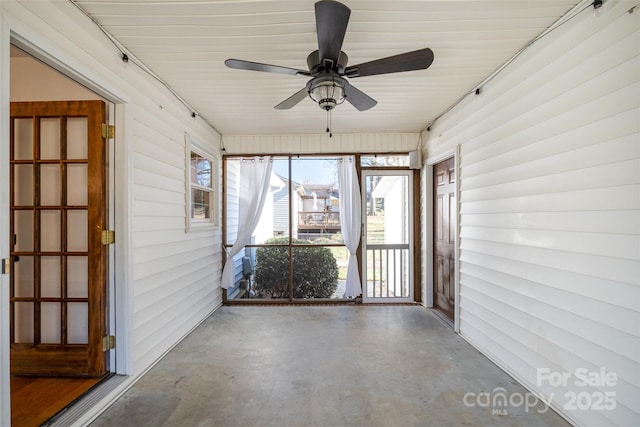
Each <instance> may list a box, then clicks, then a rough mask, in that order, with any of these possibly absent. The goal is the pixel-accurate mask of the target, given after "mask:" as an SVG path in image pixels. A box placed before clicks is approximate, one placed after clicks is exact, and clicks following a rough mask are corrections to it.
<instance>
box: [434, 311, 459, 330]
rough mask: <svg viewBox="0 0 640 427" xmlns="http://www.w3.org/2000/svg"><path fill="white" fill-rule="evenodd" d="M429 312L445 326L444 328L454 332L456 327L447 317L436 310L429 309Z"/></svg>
mask: <svg viewBox="0 0 640 427" xmlns="http://www.w3.org/2000/svg"><path fill="white" fill-rule="evenodd" d="M429 310H430V311H431V312H432V313H433V314H435V315H436V318H437V319H438V320H440V321H441V322H442V323H444V324H445V326H448V327H450V328H451V329H453V330H455V329H456V326H455V324H454V323H453V320H451V319H449V317H447V315H445V314H444V313H441V312H440V311H438V309H435V308H429Z"/></svg>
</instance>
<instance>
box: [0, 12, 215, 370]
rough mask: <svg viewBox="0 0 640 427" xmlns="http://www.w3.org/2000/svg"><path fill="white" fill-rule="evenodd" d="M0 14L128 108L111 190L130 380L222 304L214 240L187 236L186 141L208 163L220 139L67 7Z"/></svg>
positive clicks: (208, 234) (209, 235)
mask: <svg viewBox="0 0 640 427" xmlns="http://www.w3.org/2000/svg"><path fill="white" fill-rule="evenodd" d="M0 14H1V16H0V18H2V19H3V21H4V24H3V25H7V26H8V27H9V28H10V29H11V31H12V32H14V34H16V36H17V37H18V38H19V39H21V40H24V41H26V43H27V44H30V45H33V46H35V47H36V48H37V49H39V50H41V51H42V52H46V53H47V55H50V56H51V57H54V58H57V59H58V60H59V61H60V62H61V63H63V64H66V66H67V67H68V69H70V70H74V71H75V72H77V73H78V74H79V75H81V76H83V77H82V78H84V79H86V80H87V81H93V82H94V83H95V87H96V89H97V90H99V91H101V92H102V93H101V94H102V95H103V96H107V97H113V96H115V97H117V98H119V99H120V100H123V104H125V118H124V122H121V123H116V126H124V127H125V129H124V133H123V134H122V135H124V138H122V139H120V140H117V141H116V143H117V144H121V146H120V147H119V148H118V150H121V151H120V152H121V153H125V155H124V156H123V157H122V158H121V160H122V162H121V163H119V164H116V173H119V174H121V175H120V176H126V177H128V180H127V181H125V182H120V187H118V188H116V189H115V191H116V210H118V212H117V213H116V216H117V217H119V218H120V219H119V223H120V224H121V225H122V226H123V227H122V228H120V229H117V230H116V231H117V236H118V248H119V250H120V251H121V253H120V257H121V259H122V260H123V262H124V265H118V266H117V268H119V271H120V272H124V273H122V276H120V277H119V278H118V279H119V280H118V282H117V283H116V288H117V291H118V292H120V293H126V294H128V295H129V296H130V300H129V301H128V304H129V306H130V310H129V311H130V312H129V314H128V315H126V317H127V318H126V319H120V320H121V321H125V322H126V321H128V322H129V325H130V330H129V334H130V336H129V340H128V341H129V346H128V348H127V349H120V351H123V350H124V351H128V352H130V360H129V373H131V374H133V375H134V378H135V376H136V375H139V374H140V373H142V372H143V371H144V370H145V369H146V368H148V367H149V366H150V365H151V364H152V363H153V362H154V361H155V360H157V359H158V358H159V357H160V356H161V355H162V354H163V353H164V352H165V351H167V350H168V349H170V348H171V347H172V346H173V345H174V344H176V342H177V341H178V340H179V339H180V338H181V337H183V336H184V335H185V334H186V333H187V332H188V331H190V330H191V329H192V328H193V327H194V326H195V325H197V324H198V323H199V322H200V321H201V320H203V319H204V318H205V317H206V316H207V315H208V314H209V313H210V312H211V311H212V310H214V309H215V308H216V307H217V306H219V305H220V303H221V291H220V286H219V278H220V258H221V241H220V230H219V229H209V230H208V231H193V232H189V233H186V232H185V217H186V207H185V203H186V202H185V200H186V199H185V197H186V193H185V186H186V183H185V136H184V135H185V133H189V134H190V135H192V137H193V139H194V140H195V141H197V142H198V144H199V145H201V146H203V148H204V149H206V150H207V151H209V152H211V153H214V154H215V155H219V152H218V147H219V143H220V136H219V135H218V134H217V133H216V132H215V131H214V130H213V129H211V128H210V127H209V126H207V125H205V124H204V123H203V122H202V121H201V120H199V119H194V118H192V117H191V114H190V111H188V109H187V108H186V107H184V106H183V105H182V104H181V103H179V102H178V101H177V100H176V99H175V98H174V97H173V96H172V95H171V94H170V93H169V92H168V91H167V90H166V89H165V88H164V87H163V86H162V85H161V84H159V83H158V82H156V81H155V80H153V79H152V78H151V77H149V76H148V75H147V74H146V73H144V72H142V71H141V70H140V69H139V68H138V67H137V66H136V65H134V64H133V63H131V62H130V63H128V64H125V63H123V62H122V61H121V60H120V54H119V53H118V51H117V50H116V49H115V48H114V46H113V45H112V44H111V43H110V42H109V41H108V40H107V39H106V37H105V36H104V35H103V34H102V33H101V32H100V30H99V29H98V28H97V27H96V26H95V25H94V24H93V23H91V22H90V21H89V20H88V19H87V18H86V17H85V16H84V15H82V14H81V13H80V12H79V11H78V10H77V9H76V8H75V7H74V6H73V5H72V4H71V2H39V1H34V2H22V3H18V2H16V1H12V0H3V1H2V2H0ZM6 41H7V42H8V40H6ZM1 48H2V50H5V49H8V45H4V44H3V45H2V47H1ZM6 78H7V76H2V79H3V82H2V84H3V85H4V84H5V79H6ZM1 101H2V103H3V104H4V103H8V99H4V98H3V99H2V100H1ZM161 106H162V108H161ZM5 132H6V131H5ZM7 140H8V138H4V137H3V138H2V141H3V143H6V141H7ZM218 182H220V181H218ZM125 300H126V299H125ZM3 351H4V349H3Z"/></svg>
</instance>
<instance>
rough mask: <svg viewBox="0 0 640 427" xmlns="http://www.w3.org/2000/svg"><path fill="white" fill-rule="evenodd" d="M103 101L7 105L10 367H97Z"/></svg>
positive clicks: (93, 370)
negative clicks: (10, 238)
mask: <svg viewBox="0 0 640 427" xmlns="http://www.w3.org/2000/svg"><path fill="white" fill-rule="evenodd" d="M103 123H105V104H104V103H103V102H102V101H63V102H12V103H11V129H10V132H11V134H10V135H11V136H10V137H11V148H10V152H11V161H10V163H11V171H10V181H11V182H10V186H11V187H10V188H11V207H10V209H11V218H10V232H11V235H12V236H13V242H12V244H11V272H12V274H11V276H10V285H11V289H10V302H11V313H10V316H11V325H10V327H11V333H10V335H11V372H12V373H13V374H32V375H68V376H100V375H103V374H104V373H106V370H107V365H106V353H105V352H103V350H102V338H103V336H104V335H105V330H106V276H107V268H106V263H107V251H106V247H105V246H103V245H102V241H101V237H102V230H103V229H105V227H106V206H107V205H106V202H107V200H106V199H107V191H106V190H107V188H106V168H105V165H106V162H105V141H104V139H103V138H102V124H103Z"/></svg>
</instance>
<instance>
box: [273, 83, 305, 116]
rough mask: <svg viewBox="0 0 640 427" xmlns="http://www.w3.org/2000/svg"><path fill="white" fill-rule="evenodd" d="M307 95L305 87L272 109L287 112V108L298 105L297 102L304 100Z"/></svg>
mask: <svg viewBox="0 0 640 427" xmlns="http://www.w3.org/2000/svg"><path fill="white" fill-rule="evenodd" d="M308 94H309V93H308V92H307V88H306V86H305V87H303V88H302V89H300V90H299V91H298V92H296V93H294V94H293V95H291V96H290V97H289V98H287V99H285V100H284V101H282V102H281V103H280V104H278V105H276V106H275V107H273V108H275V109H276V110H288V109H289V108H291V107H293V106H295V105H296V104H298V102H300V101H302V100H303V99H305V98H306V97H307V95H308Z"/></svg>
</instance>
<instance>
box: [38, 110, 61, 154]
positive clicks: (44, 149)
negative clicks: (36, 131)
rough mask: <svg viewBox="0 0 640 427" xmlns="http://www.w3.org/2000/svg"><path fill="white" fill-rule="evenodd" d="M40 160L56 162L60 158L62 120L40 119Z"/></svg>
mask: <svg viewBox="0 0 640 427" xmlns="http://www.w3.org/2000/svg"><path fill="white" fill-rule="evenodd" d="M40 158H41V159H43V160H55V159H59V158H60V119H59V118H41V119H40Z"/></svg>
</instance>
